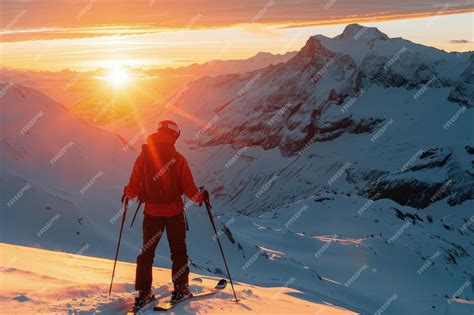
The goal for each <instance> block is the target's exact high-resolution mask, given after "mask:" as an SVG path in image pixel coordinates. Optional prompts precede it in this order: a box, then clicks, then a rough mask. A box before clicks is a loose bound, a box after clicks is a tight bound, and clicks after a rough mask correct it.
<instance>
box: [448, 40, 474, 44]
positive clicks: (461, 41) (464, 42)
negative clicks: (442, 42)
mask: <svg viewBox="0 0 474 315" xmlns="http://www.w3.org/2000/svg"><path fill="white" fill-rule="evenodd" d="M449 42H450V43H451V44H468V43H472V42H471V41H470V40H467V39H452V40H450V41H449Z"/></svg>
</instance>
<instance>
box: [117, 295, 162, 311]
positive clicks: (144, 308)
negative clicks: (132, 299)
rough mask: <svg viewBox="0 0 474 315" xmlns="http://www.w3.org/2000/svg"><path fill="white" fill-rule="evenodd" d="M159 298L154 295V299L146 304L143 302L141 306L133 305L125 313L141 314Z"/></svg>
mask: <svg viewBox="0 0 474 315" xmlns="http://www.w3.org/2000/svg"><path fill="white" fill-rule="evenodd" d="M157 300H158V299H157V298H156V297H153V299H151V300H149V301H148V302H146V303H145V304H143V305H142V306H140V307H136V306H133V307H132V308H131V309H130V310H128V311H127V313H125V314H126V315H135V314H140V313H141V312H142V311H145V310H147V309H148V308H150V306H151V305H152V304H153V303H155V302H156V301H157Z"/></svg>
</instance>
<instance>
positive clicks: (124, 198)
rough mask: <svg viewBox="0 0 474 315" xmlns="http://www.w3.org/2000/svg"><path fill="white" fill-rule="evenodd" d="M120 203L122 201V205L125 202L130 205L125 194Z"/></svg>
mask: <svg viewBox="0 0 474 315" xmlns="http://www.w3.org/2000/svg"><path fill="white" fill-rule="evenodd" d="M120 201H121V202H122V203H124V202H125V203H128V197H127V196H125V194H123V195H122V198H121V199H120Z"/></svg>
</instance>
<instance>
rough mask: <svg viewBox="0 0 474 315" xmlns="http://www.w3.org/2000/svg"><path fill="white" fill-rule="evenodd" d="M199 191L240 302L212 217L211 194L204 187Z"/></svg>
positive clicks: (235, 296)
mask: <svg viewBox="0 0 474 315" xmlns="http://www.w3.org/2000/svg"><path fill="white" fill-rule="evenodd" d="M199 189H201V192H202V194H203V197H204V204H205V205H206V209H207V214H208V215H209V220H210V221H211V224H212V228H213V229H214V233H215V234H216V239H217V244H218V245H219V249H220V251H221V254H222V259H223V260H224V265H225V269H226V270H227V274H228V275H229V280H230V286H231V287H232V292H233V293H234V298H235V302H238V301H239V299H237V294H236V293H235V289H234V283H233V282H232V277H231V275H230V271H229V267H228V266H227V260H226V259H225V255H224V251H223V250H222V245H221V241H220V240H219V234H218V233H217V229H216V224H215V223H214V218H213V217H212V213H211V209H212V206H211V203H210V201H209V193H208V192H207V190H205V189H204V186H202V187H199Z"/></svg>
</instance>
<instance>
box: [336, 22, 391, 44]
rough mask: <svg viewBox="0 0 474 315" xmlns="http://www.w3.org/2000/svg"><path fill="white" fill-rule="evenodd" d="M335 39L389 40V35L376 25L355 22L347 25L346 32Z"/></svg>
mask: <svg viewBox="0 0 474 315" xmlns="http://www.w3.org/2000/svg"><path fill="white" fill-rule="evenodd" d="M335 39H338V40H363V41H371V40H374V39H380V40H387V39H388V36H387V35H386V34H385V33H382V32H381V31H379V30H378V28H376V27H367V26H362V25H360V24H355V23H354V24H349V25H347V26H346V28H345V29H344V32H342V34H340V35H338V36H336V37H335Z"/></svg>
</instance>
